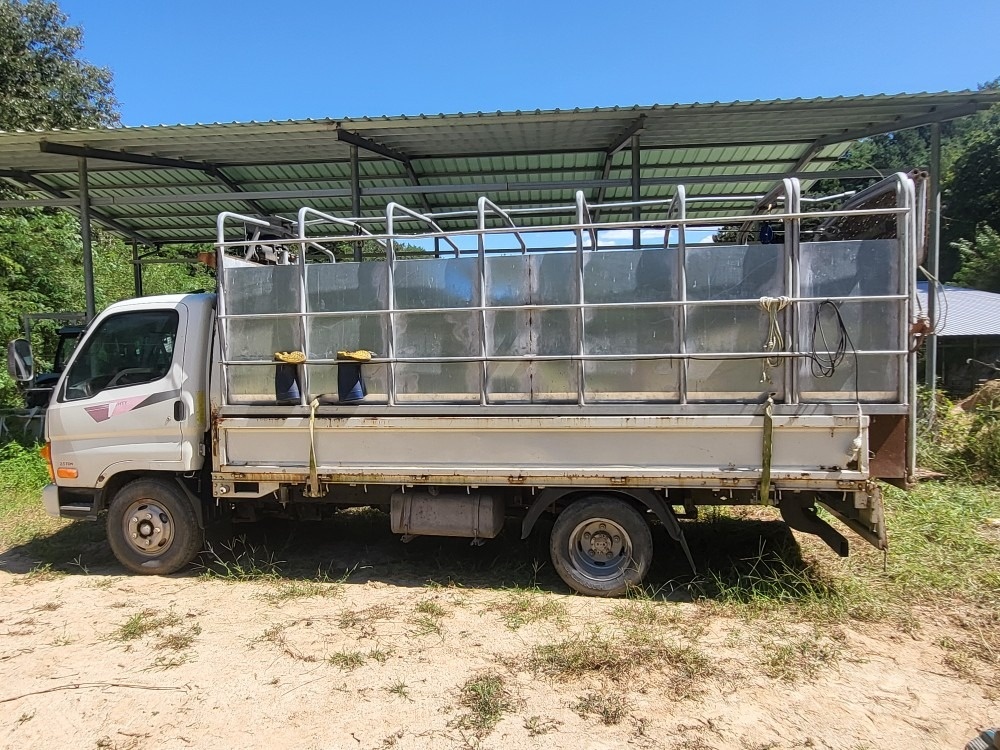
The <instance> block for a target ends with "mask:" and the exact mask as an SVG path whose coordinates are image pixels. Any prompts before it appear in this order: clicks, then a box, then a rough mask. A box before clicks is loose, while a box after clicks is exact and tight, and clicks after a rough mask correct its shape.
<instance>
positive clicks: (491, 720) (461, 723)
mask: <svg viewBox="0 0 1000 750" xmlns="http://www.w3.org/2000/svg"><path fill="white" fill-rule="evenodd" d="M459 702H460V703H461V704H462V706H464V707H465V708H466V709H468V710H467V712H466V713H464V714H462V715H461V716H459V717H457V718H456V719H455V720H454V722H452V726H455V727H458V728H460V729H469V730H471V731H472V732H474V733H475V735H476V736H477V737H484V736H485V735H487V734H489V733H490V732H492V731H493V728H494V727H496V725H497V723H498V722H499V721H500V719H502V718H503V715H504V714H505V713H508V712H509V711H512V710H514V708H515V701H514V698H513V696H512V695H511V693H510V690H508V689H507V686H506V684H505V683H504V678H503V677H502V676H501V675H499V674H497V673H495V672H484V673H482V674H479V675H476V676H475V677H471V678H469V679H468V680H467V681H466V682H465V684H464V685H462V687H461V688H460V689H459Z"/></svg>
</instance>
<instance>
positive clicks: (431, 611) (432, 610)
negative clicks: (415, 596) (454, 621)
mask: <svg viewBox="0 0 1000 750" xmlns="http://www.w3.org/2000/svg"><path fill="white" fill-rule="evenodd" d="M417 612H419V613H421V614H424V615H427V616H428V617H434V618H436V619H441V618H442V617H444V616H445V615H446V614H447V610H445V608H444V607H442V606H441V605H440V604H438V603H437V602H436V601H434V600H433V599H423V600H421V601H420V602H419V603H418V604H417Z"/></svg>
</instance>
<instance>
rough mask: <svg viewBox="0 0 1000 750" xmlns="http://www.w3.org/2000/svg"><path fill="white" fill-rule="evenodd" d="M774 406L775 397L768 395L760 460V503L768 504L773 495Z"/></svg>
mask: <svg viewBox="0 0 1000 750" xmlns="http://www.w3.org/2000/svg"><path fill="white" fill-rule="evenodd" d="M773 406H774V398H772V397H771V396H768V397H767V405H766V406H765V407H764V436H763V445H762V446H761V460H760V504H761V505H767V504H768V501H769V500H770V495H771V451H772V449H773V447H774V444H773V441H772V433H773V431H774V420H773V419H772V417H771V407H773Z"/></svg>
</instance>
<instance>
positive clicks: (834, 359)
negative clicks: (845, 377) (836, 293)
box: [809, 300, 861, 401]
mask: <svg viewBox="0 0 1000 750" xmlns="http://www.w3.org/2000/svg"><path fill="white" fill-rule="evenodd" d="M827 307H829V308H830V309H831V310H833V314H834V315H835V316H836V318H837V342H836V343H837V345H836V346H835V347H833V348H831V347H830V343H829V341H827V338H826V331H824V330H823V326H822V325H821V318H822V316H823V309H824V308H827ZM817 330H819V334H820V338H821V340H822V343H823V354H820V352H819V351H818V350H817V348H816V331H817ZM848 347H850V349H851V353H852V354H853V355H854V400H855V401H860V400H861V397H860V393H861V384H860V370H861V367H860V363H859V362H858V351H857V349H855V347H854V342H853V341H852V340H851V334H850V333H849V332H848V330H847V325H845V323H844V318H843V316H842V315H841V314H840V307H839V306H838V305H837V304H836V303H835V302H833V301H832V300H823V301H822V302H820V303H819V304H818V305H816V312H815V314H814V315H813V324H812V347H811V350H810V353H809V366H810V368H811V370H812V374H813V377H817V378H832V377H833V376H834V374H835V373H836V372H837V368H838V367H840V365H841V364H842V363H843V361H844V358H845V357H846V356H847V348H848Z"/></svg>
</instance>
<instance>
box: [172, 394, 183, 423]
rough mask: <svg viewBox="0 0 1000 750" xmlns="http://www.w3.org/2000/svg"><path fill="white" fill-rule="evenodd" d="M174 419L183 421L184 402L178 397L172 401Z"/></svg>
mask: <svg viewBox="0 0 1000 750" xmlns="http://www.w3.org/2000/svg"><path fill="white" fill-rule="evenodd" d="M174 421H175V422H183V421H184V402H183V401H181V400H180V399H177V400H176V401H174Z"/></svg>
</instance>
